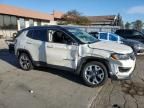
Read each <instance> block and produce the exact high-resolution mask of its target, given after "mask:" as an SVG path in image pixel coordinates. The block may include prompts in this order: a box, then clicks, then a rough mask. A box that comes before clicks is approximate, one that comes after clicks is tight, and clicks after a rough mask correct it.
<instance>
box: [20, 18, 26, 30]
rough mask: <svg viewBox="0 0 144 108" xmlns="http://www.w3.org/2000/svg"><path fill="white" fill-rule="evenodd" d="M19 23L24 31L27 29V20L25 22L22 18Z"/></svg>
mask: <svg viewBox="0 0 144 108" xmlns="http://www.w3.org/2000/svg"><path fill="white" fill-rule="evenodd" d="M19 23H20V29H24V28H25V20H24V18H20V19H19Z"/></svg>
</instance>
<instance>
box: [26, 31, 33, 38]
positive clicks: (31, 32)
mask: <svg viewBox="0 0 144 108" xmlns="http://www.w3.org/2000/svg"><path fill="white" fill-rule="evenodd" d="M27 37H29V38H33V30H29V31H28V33H27Z"/></svg>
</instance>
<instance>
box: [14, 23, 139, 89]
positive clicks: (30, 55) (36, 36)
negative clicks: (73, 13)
mask: <svg viewBox="0 0 144 108" xmlns="http://www.w3.org/2000/svg"><path fill="white" fill-rule="evenodd" d="M15 54H16V56H17V57H18V60H19V64H20V66H21V68H22V69H23V70H27V71H28V70H30V69H32V68H33V67H34V66H48V67H55V68H59V69H63V70H68V71H71V72H73V73H76V74H78V75H80V76H81V77H82V79H83V81H84V82H85V84H86V85H88V86H92V87H93V86H98V85H102V84H104V82H105V81H106V80H107V78H108V77H110V78H116V79H127V78H129V76H130V75H131V74H132V72H133V70H134V67H135V61H136V58H135V55H134V53H133V50H132V49H131V48H130V47H128V46H126V45H121V44H118V43H115V42H102V41H98V40H97V39H96V38H94V37H93V36H91V35H89V34H88V33H86V32H84V31H82V30H79V29H77V28H74V27H61V26H44V27H29V28H26V29H23V30H21V31H20V32H19V33H18V35H17V37H16V39H15Z"/></svg>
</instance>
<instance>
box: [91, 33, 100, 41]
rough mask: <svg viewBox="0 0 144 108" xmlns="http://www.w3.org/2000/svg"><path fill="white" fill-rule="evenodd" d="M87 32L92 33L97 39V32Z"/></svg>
mask: <svg viewBox="0 0 144 108" xmlns="http://www.w3.org/2000/svg"><path fill="white" fill-rule="evenodd" d="M89 34H91V35H93V36H94V37H95V38H97V39H98V34H99V33H98V32H89Z"/></svg>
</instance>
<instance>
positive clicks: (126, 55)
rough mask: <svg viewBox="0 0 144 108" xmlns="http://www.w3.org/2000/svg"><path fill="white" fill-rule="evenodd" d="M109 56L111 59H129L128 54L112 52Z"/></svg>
mask: <svg viewBox="0 0 144 108" xmlns="http://www.w3.org/2000/svg"><path fill="white" fill-rule="evenodd" d="M111 58H112V59H113V60H128V59H129V55H128V54H117V53H113V54H111Z"/></svg>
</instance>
